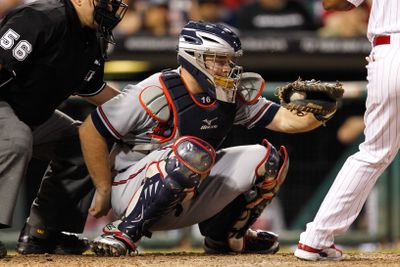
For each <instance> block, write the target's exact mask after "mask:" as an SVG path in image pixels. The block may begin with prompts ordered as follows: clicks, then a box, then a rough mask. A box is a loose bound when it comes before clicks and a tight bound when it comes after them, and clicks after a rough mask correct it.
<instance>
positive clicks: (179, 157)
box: [165, 136, 216, 188]
mask: <svg viewBox="0 0 400 267" xmlns="http://www.w3.org/2000/svg"><path fill="white" fill-rule="evenodd" d="M215 155H216V153H215V150H214V148H213V147H212V146H211V145H210V144H208V143H207V142H206V141H204V140H202V139H200V138H197V137H194V136H182V137H180V138H178V139H177V140H176V141H175V142H174V144H173V146H172V151H171V154H170V155H169V156H168V158H167V159H166V165H165V170H166V172H167V173H168V176H169V177H170V178H171V179H173V180H174V181H175V182H177V183H178V184H179V185H180V186H181V187H183V188H191V187H194V186H197V185H198V184H199V183H200V181H201V180H202V179H204V178H205V177H207V176H208V174H209V172H210V170H211V168H212V167H213V166H214V163H215Z"/></svg>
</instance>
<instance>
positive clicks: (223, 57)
mask: <svg viewBox="0 0 400 267" xmlns="http://www.w3.org/2000/svg"><path fill="white" fill-rule="evenodd" d="M242 53H243V51H242V46H241V43H240V39H239V37H238V36H237V35H236V34H235V33H234V32H233V31H232V30H231V29H230V28H228V26H226V25H225V24H222V23H217V24H213V23H207V22H202V21H198V22H196V21H190V22H189V23H188V24H186V25H185V26H184V27H183V29H182V31H181V33H180V36H179V44H178V62H179V64H180V65H181V66H182V67H184V68H185V69H186V70H188V71H189V72H190V73H191V75H193V77H194V78H195V79H196V80H197V82H198V83H199V84H200V85H201V87H202V88H203V89H204V90H205V91H206V92H207V93H208V94H209V95H210V96H211V97H213V98H215V99H218V100H221V101H224V102H230V103H234V102H235V99H236V91H237V85H238V83H239V81H240V77H241V74H242V72H243V68H242V67H241V66H239V65H237V63H236V60H237V58H238V57H240V56H241V55H242ZM218 68H220V69H221V71H217V69H218Z"/></svg>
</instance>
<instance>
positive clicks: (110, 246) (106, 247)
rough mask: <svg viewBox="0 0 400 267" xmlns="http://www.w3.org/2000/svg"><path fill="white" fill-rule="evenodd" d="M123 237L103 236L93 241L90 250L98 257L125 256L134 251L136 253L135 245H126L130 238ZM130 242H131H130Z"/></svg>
mask: <svg viewBox="0 0 400 267" xmlns="http://www.w3.org/2000/svg"><path fill="white" fill-rule="evenodd" d="M123 235H124V234H122V235H121V236H116V235H113V234H103V235H101V236H98V237H96V238H95V239H94V240H93V242H92V243H91V244H90V248H91V250H92V251H93V252H94V253H95V254H96V255H97V256H112V257H119V256H125V255H127V254H130V253H131V252H132V251H136V246H135V245H134V244H133V243H131V244H130V245H129V246H128V245H127V244H126V241H127V240H126V238H129V237H127V236H123ZM128 242H130V241H129V240H128Z"/></svg>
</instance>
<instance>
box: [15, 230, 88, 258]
mask: <svg viewBox="0 0 400 267" xmlns="http://www.w3.org/2000/svg"><path fill="white" fill-rule="evenodd" d="M41 236H43V237H44V236H45V238H43V237H42V238H41ZM16 249H17V252H18V253H20V254H44V253H49V254H66V255H68V254H74V255H80V254H82V253H83V252H85V251H86V250H88V249H89V241H88V240H87V239H86V238H83V239H81V238H79V237H78V236H77V235H75V234H66V233H61V232H49V231H48V232H47V233H46V232H45V230H43V229H38V228H34V227H31V226H29V225H28V224H27V223H25V226H24V228H23V229H22V231H21V234H20V236H19V239H18V243H17V247H16Z"/></svg>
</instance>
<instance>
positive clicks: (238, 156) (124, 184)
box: [111, 145, 267, 230]
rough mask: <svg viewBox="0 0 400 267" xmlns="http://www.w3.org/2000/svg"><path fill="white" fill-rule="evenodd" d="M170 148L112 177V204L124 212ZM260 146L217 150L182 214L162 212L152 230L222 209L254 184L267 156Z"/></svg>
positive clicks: (197, 219)
mask: <svg viewBox="0 0 400 267" xmlns="http://www.w3.org/2000/svg"><path fill="white" fill-rule="evenodd" d="M169 151H170V149H167V150H156V151H153V152H152V153H150V154H149V155H147V156H146V157H144V158H143V159H142V160H140V161H138V162H137V163H136V164H135V165H133V166H131V167H130V168H128V169H127V170H126V171H124V172H122V173H119V174H118V175H116V177H115V178H114V183H113V187H112V198H111V201H112V207H113V209H114V211H115V212H116V214H117V215H119V216H120V215H123V213H124V211H125V209H126V208H127V207H128V205H129V204H130V205H135V203H130V201H131V200H132V198H133V196H134V195H135V193H136V191H137V190H138V189H139V187H140V185H141V183H142V181H143V179H144V178H145V177H146V170H147V166H149V164H151V163H154V162H158V161H160V160H163V159H165V158H166V156H167V155H168V152H169ZM266 151H267V149H266V147H264V146H262V145H248V146H237V147H231V148H227V149H222V150H220V151H218V156H217V162H216V164H215V165H214V167H213V168H212V170H211V173H210V175H209V176H208V177H207V178H206V179H205V180H204V181H202V182H201V184H200V186H199V188H198V194H197V195H196V196H195V197H194V198H192V199H190V200H189V201H185V202H184V203H183V205H182V206H183V211H182V213H181V214H180V215H179V216H178V217H176V216H175V214H174V212H171V213H169V214H167V215H164V216H163V217H162V218H161V219H160V220H159V221H158V222H156V223H155V224H154V226H153V227H151V230H170V229H177V228H182V227H185V226H189V225H193V224H196V223H199V222H202V221H204V220H206V219H208V218H210V217H212V216H214V215H215V214H217V213H218V212H219V211H221V210H222V209H223V208H224V207H225V206H226V205H228V204H229V203H230V202H232V201H233V200H234V199H235V198H236V197H237V196H239V195H240V194H242V193H244V192H247V191H249V190H250V188H251V187H252V186H253V185H254V182H255V178H256V177H255V170H256V168H257V165H258V164H260V162H261V161H262V160H263V158H264V157H265V155H266Z"/></svg>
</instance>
